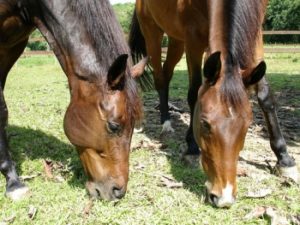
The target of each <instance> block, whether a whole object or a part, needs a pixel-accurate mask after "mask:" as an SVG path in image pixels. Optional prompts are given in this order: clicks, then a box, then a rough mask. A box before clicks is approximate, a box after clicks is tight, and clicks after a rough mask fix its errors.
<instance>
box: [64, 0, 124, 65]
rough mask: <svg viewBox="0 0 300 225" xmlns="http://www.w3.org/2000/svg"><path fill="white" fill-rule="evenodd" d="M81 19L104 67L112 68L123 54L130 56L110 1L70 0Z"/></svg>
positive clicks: (72, 7) (73, 9) (71, 5)
mask: <svg viewBox="0 0 300 225" xmlns="http://www.w3.org/2000/svg"><path fill="white" fill-rule="evenodd" d="M69 2H70V7H71V9H72V11H73V12H74V13H75V15H77V16H78V17H79V18H81V20H82V23H83V24H84V26H85V29H86V31H87V33H88V35H89V36H90V37H91V42H92V44H93V45H94V46H95V49H96V54H97V58H98V60H99V62H101V64H102V65H107V66H110V65H111V64H112V63H113V61H114V60H115V59H116V58H117V57H118V56H120V55H121V54H129V53H130V51H129V49H128V47H127V44H126V41H125V37H124V33H123V32H122V30H121V27H120V25H119V23H118V22H117V18H116V16H115V14H114V12H113V9H112V7H111V5H110V3H109V2H108V0H80V1H74V0H69Z"/></svg>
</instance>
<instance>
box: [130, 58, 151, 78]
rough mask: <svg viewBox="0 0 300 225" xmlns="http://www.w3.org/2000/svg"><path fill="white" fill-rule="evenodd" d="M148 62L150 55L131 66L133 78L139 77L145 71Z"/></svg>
mask: <svg viewBox="0 0 300 225" xmlns="http://www.w3.org/2000/svg"><path fill="white" fill-rule="evenodd" d="M147 63H148V57H145V58H143V59H141V61H139V62H138V63H137V64H136V65H134V66H133V67H132V68H131V71H130V72H131V76H132V77H133V78H136V77H139V76H141V75H142V74H143V73H144V70H145V67H146V65H147Z"/></svg>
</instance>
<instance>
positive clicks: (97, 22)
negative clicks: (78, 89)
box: [29, 0, 142, 120]
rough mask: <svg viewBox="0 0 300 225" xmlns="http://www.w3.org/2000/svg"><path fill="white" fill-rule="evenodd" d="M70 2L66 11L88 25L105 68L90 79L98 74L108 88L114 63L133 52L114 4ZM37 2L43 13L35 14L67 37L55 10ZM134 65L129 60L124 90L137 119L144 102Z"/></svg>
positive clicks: (94, 0)
mask: <svg viewBox="0 0 300 225" xmlns="http://www.w3.org/2000/svg"><path fill="white" fill-rule="evenodd" d="M29 1H36V0H29ZM44 1H46V0H44ZM66 1H67V3H68V9H66V10H70V12H72V13H73V14H74V15H75V17H77V18H80V20H79V21H80V23H82V26H84V29H85V31H86V33H87V36H88V38H89V41H90V44H91V46H92V47H93V49H94V52H95V55H96V59H97V61H98V63H99V65H100V67H101V68H100V72H99V73H97V74H86V76H87V80H89V78H92V79H91V80H95V79H93V77H94V76H96V78H97V79H96V80H97V82H98V85H101V86H102V88H103V89H104V88H106V87H105V84H106V81H107V73H108V70H109V68H110V66H111V65H112V64H113V62H114V61H115V60H116V59H117V57H118V56H120V55H122V54H128V55H130V50H129V48H128V46H127V43H126V40H125V36H124V33H123V31H122V29H121V26H120V24H119V23H118V21H117V18H116V16H115V13H114V11H113V9H112V6H111V5H110V3H109V1H108V0H66ZM36 4H38V6H39V12H35V14H37V15H39V16H40V17H41V19H42V21H44V23H45V25H46V26H47V25H48V24H49V20H52V23H51V24H55V26H52V27H47V28H48V30H50V31H51V32H52V34H54V35H56V36H58V35H59V36H60V38H61V36H64V34H63V32H62V31H63V29H64V27H62V26H64V25H63V24H59V22H58V21H56V18H55V16H53V13H52V12H51V10H50V9H49V8H48V3H46V2H43V1H42V0H38V1H36ZM71 22H73V21H71ZM53 29H54V30H53ZM65 38H67V37H65ZM62 42H63V43H64V44H65V47H66V48H68V47H69V46H68V44H67V42H65V41H64V40H62ZM79 44H80V43H79ZM130 66H131V60H129V62H128V66H127V70H126V80H125V87H124V89H125V92H126V94H127V105H128V107H127V108H128V111H129V115H132V116H134V117H135V119H137V120H138V119H140V117H141V116H142V112H141V105H140V102H139V97H138V90H137V86H136V83H135V81H134V79H133V78H132V77H131V74H130V69H129V67H130ZM88 76H90V77H88Z"/></svg>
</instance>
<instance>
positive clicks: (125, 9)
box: [113, 3, 134, 34]
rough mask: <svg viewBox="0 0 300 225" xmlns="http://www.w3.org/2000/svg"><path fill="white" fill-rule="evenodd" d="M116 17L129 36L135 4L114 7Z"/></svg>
mask: <svg viewBox="0 0 300 225" xmlns="http://www.w3.org/2000/svg"><path fill="white" fill-rule="evenodd" d="M113 8H114V11H115V13H116V16H117V18H118V20H119V22H120V24H121V26H122V28H123V31H124V32H125V33H126V34H128V33H129V29H130V23H131V18H132V15H133V11H134V4H133V3H126V4H116V5H113Z"/></svg>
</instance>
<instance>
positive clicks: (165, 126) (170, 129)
mask: <svg viewBox="0 0 300 225" xmlns="http://www.w3.org/2000/svg"><path fill="white" fill-rule="evenodd" d="M167 133H174V129H173V127H172V125H171V121H170V120H167V121H165V122H164V124H163V127H162V130H161V133H160V135H164V134H167Z"/></svg>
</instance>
